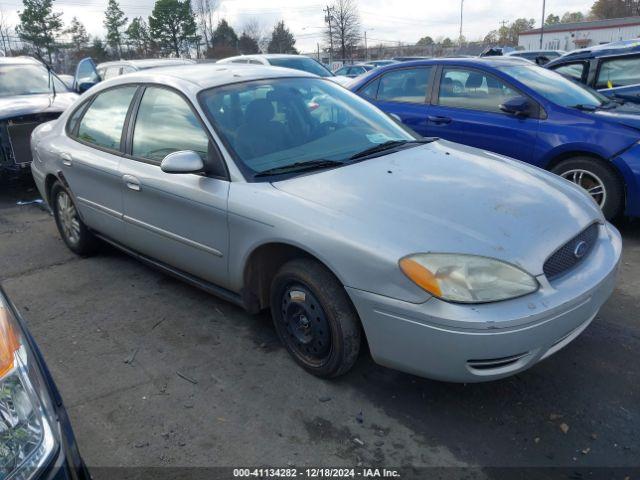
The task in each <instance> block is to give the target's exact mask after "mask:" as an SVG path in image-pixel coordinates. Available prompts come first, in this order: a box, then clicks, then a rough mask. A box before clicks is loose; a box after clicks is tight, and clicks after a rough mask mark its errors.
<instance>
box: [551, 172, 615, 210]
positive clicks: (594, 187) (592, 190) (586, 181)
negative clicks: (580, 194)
mask: <svg viewBox="0 0 640 480" xmlns="http://www.w3.org/2000/svg"><path fill="white" fill-rule="evenodd" d="M561 176H562V178H566V179H567V180H569V181H570V182H573V183H575V184H576V185H579V186H580V187H582V188H584V189H585V190H586V191H587V193H588V194H589V195H591V198H593V200H594V201H595V202H596V203H597V204H598V206H599V207H600V208H602V207H604V204H605V203H606V201H607V190H606V189H605V188H604V182H603V181H602V180H601V179H600V177H598V176H597V175H596V174H595V173H593V172H589V171H588V170H582V169H574V170H569V171H567V172H564V173H563V174H562V175H561Z"/></svg>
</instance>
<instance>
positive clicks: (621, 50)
mask: <svg viewBox="0 0 640 480" xmlns="http://www.w3.org/2000/svg"><path fill="white" fill-rule="evenodd" d="M638 52H640V39H634V40H623V41H620V42H611V43H605V44H604V45H594V46H593V47H587V48H581V49H579V50H574V51H572V52H569V53H566V54H564V55H563V56H562V57H561V59H562V60H561V61H562V62H565V61H567V60H584V59H589V58H600V57H608V56H614V55H615V56H618V55H629V54H633V53H638ZM555 63H560V59H557V60H555V61H554V64H555Z"/></svg>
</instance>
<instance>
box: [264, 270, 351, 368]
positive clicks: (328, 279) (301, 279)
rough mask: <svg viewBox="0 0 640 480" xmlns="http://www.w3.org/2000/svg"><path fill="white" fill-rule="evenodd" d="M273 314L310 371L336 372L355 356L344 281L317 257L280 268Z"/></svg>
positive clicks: (285, 340)
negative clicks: (335, 275) (341, 281)
mask: <svg viewBox="0 0 640 480" xmlns="http://www.w3.org/2000/svg"><path fill="white" fill-rule="evenodd" d="M271 314H272V316H273V321H274V325H275V328H276V332H277V333H278V336H279V337H280V340H281V341H282V343H283V344H284V346H285V347H286V349H287V350H288V352H289V353H290V354H291V356H292V357H293V358H294V359H295V361H296V362H297V363H298V364H299V365H301V366H302V367H303V368H304V369H305V370H307V371H308V372H309V373H312V374H313V375H316V376H318V377H323V378H330V377H337V376H339V375H342V374H344V373H346V372H347V371H349V370H350V369H351V367H352V366H353V365H354V363H355V362H356V360H357V358H358V353H359V352H360V342H361V329H360V322H359V320H358V317H357V315H356V312H355V310H354V308H353V306H352V304H351V302H350V300H349V298H348V296H347V293H346V291H345V289H344V287H343V286H342V285H341V284H340V283H339V282H338V280H337V279H336V278H335V277H334V275H333V274H332V273H331V272H330V271H328V270H327V269H326V268H325V267H324V266H323V265H321V264H320V263H318V262H316V261H314V260H309V259H295V260H291V261H289V262H287V263H286V264H285V265H284V266H283V267H282V268H281V269H280V270H279V271H278V273H277V274H276V276H275V278H274V280H273V283H272V287H271Z"/></svg>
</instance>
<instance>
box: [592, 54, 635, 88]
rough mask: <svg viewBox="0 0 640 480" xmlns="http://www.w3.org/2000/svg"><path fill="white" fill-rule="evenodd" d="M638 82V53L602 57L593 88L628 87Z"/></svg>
mask: <svg viewBox="0 0 640 480" xmlns="http://www.w3.org/2000/svg"><path fill="white" fill-rule="evenodd" d="M638 84H640V55H624V56H619V57H611V58H602V59H600V63H599V65H598V72H597V74H596V78H595V85H594V88H596V89H598V90H600V89H605V88H617V87H628V86H631V85H638Z"/></svg>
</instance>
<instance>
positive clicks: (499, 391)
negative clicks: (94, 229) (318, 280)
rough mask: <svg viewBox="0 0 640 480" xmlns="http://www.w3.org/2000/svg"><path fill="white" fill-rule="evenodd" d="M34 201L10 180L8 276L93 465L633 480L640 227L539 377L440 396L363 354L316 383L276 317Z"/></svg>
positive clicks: (2, 267) (0, 210)
mask: <svg viewBox="0 0 640 480" xmlns="http://www.w3.org/2000/svg"><path fill="white" fill-rule="evenodd" d="M34 198H37V192H36V191H35V189H34V187H33V185H32V184H31V182H30V181H29V180H28V179H25V180H24V181H22V182H19V183H18V184H14V183H7V182H6V181H5V182H4V183H2V182H0V281H1V282H2V284H3V286H4V287H5V288H6V290H7V292H8V294H9V295H10V297H11V298H12V300H13V301H14V303H15V304H16V306H17V307H18V309H19V310H20V311H21V313H22V314H23V316H24V318H25V320H26V321H27V323H28V325H29V328H30V330H31V332H32V334H33V336H34V338H35V339H36V341H37V342H38V344H39V346H40V348H41V350H42V352H43V354H44V356H45V359H46V360H47V362H48V365H49V368H50V370H51V372H52V374H53V377H54V379H55V380H56V382H57V384H58V387H59V389H60V391H61V393H62V396H63V398H64V400H65V404H66V407H67V409H68V411H69V415H70V417H71V421H72V424H73V427H74V429H75V433H76V436H77V439H78V443H79V446H80V450H81V452H82V454H83V456H84V458H85V461H86V462H87V464H88V465H89V468H90V469H91V468H92V467H94V468H95V467H108V466H157V467H163V466H173V467H180V466H248V465H252V466H265V465H271V466H280V467H286V466H287V465H314V466H320V465H322V466H355V465H358V464H361V465H363V466H408V465H411V466H438V467H447V466H473V467H487V466H489V467H503V466H507V467H554V466H560V467H569V468H578V467H596V466H606V467H622V469H621V470H620V472H621V474H620V475H621V476H620V478H624V476H625V474H624V472H626V470H625V469H630V468H631V467H638V466H640V460H639V459H640V362H639V361H638V358H639V357H638V352H639V350H640V322H639V313H638V312H639V311H640V308H639V307H640V293H639V292H640V275H639V273H640V221H636V222H629V221H626V222H624V223H622V224H620V225H619V227H620V228H621V230H622V232H623V236H624V257H623V265H622V268H621V275H620V279H619V283H618V287H617V289H616V291H615V293H614V295H613V297H612V298H611V299H610V300H609V302H608V303H607V304H606V305H605V306H604V308H603V309H602V311H601V312H600V314H599V315H598V317H597V319H596V320H595V321H594V323H593V324H592V325H591V326H590V327H589V328H588V329H587V331H586V332H585V333H584V334H583V335H581V336H580V337H579V338H578V339H577V340H575V341H574V342H573V343H572V344H570V345H569V346H568V347H567V348H565V349H564V350H562V351H560V352H559V353H557V354H555V355H553V356H552V357H551V358H549V359H547V360H545V361H544V362H542V363H540V364H538V365H537V366H535V367H534V368H532V369H530V370H529V371H527V372H524V373H522V374H519V375H516V376H514V377H511V378H509V379H505V380H501V381H497V382H492V383H486V384H475V385H456V384H447V383H441V382H435V381H430V380H426V379H421V378H417V377H413V376H411V375H407V374H403V373H399V372H395V371H393V370H389V369H386V368H383V367H380V366H377V365H375V364H374V363H373V362H372V361H371V358H370V356H369V355H368V353H367V352H366V351H365V352H363V355H362V356H361V359H360V360H359V362H358V364H357V365H356V368H355V369H354V370H353V371H352V372H350V373H349V374H348V375H346V376H344V377H342V378H340V379H338V380H336V381H323V380H320V379H317V378H314V377H312V376H310V375H308V374H306V373H304V372H303V371H302V370H301V369H300V368H298V367H297V366H296V365H295V364H294V363H293V361H292V360H290V358H289V356H288V355H287V353H286V352H285V351H284V349H283V348H282V347H280V345H279V343H278V340H277V338H276V336H275V332H274V330H273V328H272V325H271V321H270V319H269V317H268V315H266V314H262V315H258V316H252V315H248V314H247V313H245V312H243V311H242V310H241V309H239V308H237V307H235V306H233V305H231V304H229V303H226V302H224V301H222V300H219V299H217V298H215V297H212V296H210V295H208V294H206V293H204V292H201V291H199V290H197V289H195V288H193V287H191V286H189V285H186V284H183V283H181V282H179V281H176V280H174V279H173V278H170V277H168V276H166V275H164V274H162V273H159V272H157V271H154V270H152V269H150V268H148V267H146V266H144V265H142V264H140V263H138V262H136V261H135V260H133V259H132V258H130V257H128V256H127V255H125V254H123V253H120V252H119V251H116V250H115V249H113V248H109V247H105V248H104V249H103V250H102V251H101V252H100V253H99V254H98V255H96V256H94V257H91V258H78V257H76V256H74V255H73V254H72V253H71V252H70V251H68V250H67V249H66V247H65V246H64V244H63V242H62V241H61V240H60V238H59V237H58V234H57V231H56V229H55V225H54V222H53V219H52V217H51V216H50V215H49V214H48V212H47V211H46V210H44V209H43V208H42V207H41V206H38V205H37V204H31V205H25V206H17V205H16V202H17V201H18V200H31V199H34ZM360 420H362V422H360ZM561 424H566V425H567V426H568V427H569V429H568V431H567V432H566V433H563V431H562V429H561V427H560V425H561ZM584 452H586V453H584ZM465 476H466V478H476V477H495V478H498V477H499V474H496V473H495V472H493V471H491V470H482V469H478V468H475V469H473V470H471V471H467V472H466V474H465ZM98 478H106V477H104V476H103V477H100V475H98Z"/></svg>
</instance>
